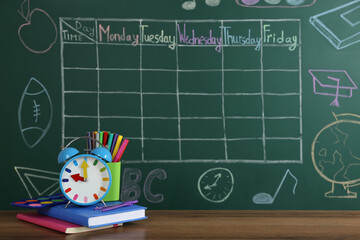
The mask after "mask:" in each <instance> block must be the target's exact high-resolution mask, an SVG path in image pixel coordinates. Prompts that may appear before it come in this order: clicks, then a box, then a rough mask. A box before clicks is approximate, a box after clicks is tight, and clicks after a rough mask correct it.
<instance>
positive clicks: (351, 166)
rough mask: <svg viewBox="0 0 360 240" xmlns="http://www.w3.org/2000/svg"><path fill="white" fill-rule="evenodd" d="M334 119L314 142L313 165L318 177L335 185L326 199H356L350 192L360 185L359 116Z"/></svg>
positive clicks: (312, 151) (347, 115) (342, 116)
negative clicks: (352, 188)
mask: <svg viewBox="0 0 360 240" xmlns="http://www.w3.org/2000/svg"><path fill="white" fill-rule="evenodd" d="M334 117H335V121H334V122H332V123H330V124H328V125H326V126H325V127H324V128H323V129H321V130H320V132H319V133H318V134H317V135H316V137H315V138H314V141H313V143H312V146H311V157H312V161H313V164H314V167H315V169H316V171H317V172H318V174H319V175H320V176H321V177H322V178H324V179H325V180H326V181H328V182H330V183H331V184H332V185H331V190H330V191H329V192H327V193H325V197H336V198H356V196H357V194H356V193H355V192H351V191H350V188H351V187H354V186H357V185H360V116H358V115H355V114H339V115H335V114H334Z"/></svg>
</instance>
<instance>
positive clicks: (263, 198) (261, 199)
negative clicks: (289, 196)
mask: <svg viewBox="0 0 360 240" xmlns="http://www.w3.org/2000/svg"><path fill="white" fill-rule="evenodd" d="M288 174H290V176H291V177H293V178H294V180H295V184H294V187H293V194H294V195H295V188H296V186H297V183H298V180H297V178H296V177H295V176H294V175H293V174H292V173H291V172H290V170H289V169H288V170H286V172H285V174H284V176H283V178H282V180H281V182H280V184H279V187H278V188H277V189H276V192H275V194H274V196H271V195H270V194H269V193H258V194H256V195H255V196H254V197H253V199H252V201H253V203H255V204H273V202H274V201H275V198H276V196H277V195H278V193H279V191H280V189H281V187H282V185H283V183H284V181H285V178H286V177H287V175H288Z"/></svg>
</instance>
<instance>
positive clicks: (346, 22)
mask: <svg viewBox="0 0 360 240" xmlns="http://www.w3.org/2000/svg"><path fill="white" fill-rule="evenodd" d="M310 23H311V24H312V25H313V26H314V27H315V28H316V30H318V31H319V32H320V33H321V34H322V35H323V36H324V37H325V38H326V39H327V40H329V41H330V43H331V44H332V45H334V47H335V48H336V49H337V50H340V49H343V48H345V47H348V46H350V45H353V44H355V43H358V42H360V0H356V1H352V2H349V3H347V4H344V5H341V6H339V7H336V8H333V9H330V10H328V11H326V12H323V13H320V14H318V15H315V16H313V17H311V18H310Z"/></svg>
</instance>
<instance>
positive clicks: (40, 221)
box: [16, 213, 122, 234]
mask: <svg viewBox="0 0 360 240" xmlns="http://www.w3.org/2000/svg"><path fill="white" fill-rule="evenodd" d="M16 218H17V219H20V220H23V221H26V222H30V223H33V224H36V225H39V226H43V227H46V228H50V229H53V230H56V231H59V232H63V233H66V234H74V233H83V232H90V231H95V230H100V229H106V228H112V227H118V226H122V223H120V224H114V225H107V226H103V227H96V228H88V227H83V226H80V225H77V224H73V223H69V222H66V221H63V220H60V219H56V218H52V217H48V216H45V215H41V214H39V213H18V214H17V215H16Z"/></svg>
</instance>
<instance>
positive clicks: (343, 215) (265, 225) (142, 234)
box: [0, 210, 360, 240]
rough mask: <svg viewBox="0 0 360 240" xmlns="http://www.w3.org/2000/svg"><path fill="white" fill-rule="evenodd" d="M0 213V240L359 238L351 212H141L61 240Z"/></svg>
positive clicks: (358, 220) (359, 215)
mask: <svg viewBox="0 0 360 240" xmlns="http://www.w3.org/2000/svg"><path fill="white" fill-rule="evenodd" d="M17 213H18V212H17V211H2V212H0V239H1V240H2V239H18V240H23V239H36V240H41V239H51V240H55V239H97V240H98V239H166V240H172V239H281V238H285V239H286V238H295V239H360V212H356V211H220V210H219V211H216V210H212V211H155V210H153V211H147V216H148V217H149V218H148V219H146V220H142V221H138V222H133V223H126V224H124V226H123V227H118V228H115V229H105V230H99V231H95V232H89V233H81V234H75V235H66V234H63V233H60V232H56V231H54V230H50V229H47V228H43V227H39V226H36V225H33V224H31V223H27V222H23V221H20V220H17V219H16V217H15V216H16V214H17Z"/></svg>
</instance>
